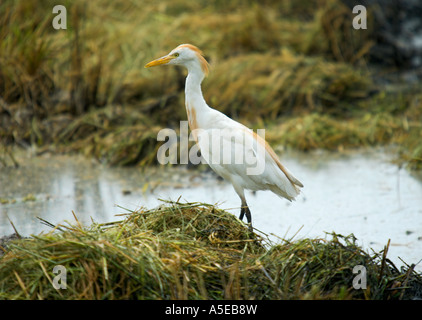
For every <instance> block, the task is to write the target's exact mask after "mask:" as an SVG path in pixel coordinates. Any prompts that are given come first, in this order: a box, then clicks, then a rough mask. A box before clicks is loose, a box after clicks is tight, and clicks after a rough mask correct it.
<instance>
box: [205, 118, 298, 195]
mask: <svg viewBox="0 0 422 320" xmlns="http://www.w3.org/2000/svg"><path fill="white" fill-rule="evenodd" d="M216 127H217V128H216ZM198 144H199V146H200V148H201V154H202V156H203V157H204V159H205V160H206V161H207V163H208V164H209V165H210V166H211V168H212V169H213V170H214V171H216V172H217V173H218V174H219V175H221V176H222V177H223V178H226V179H228V180H230V181H231V182H235V183H237V184H241V185H242V186H243V187H244V188H247V189H251V190H265V189H270V190H272V191H273V192H275V193H277V194H278V195H280V196H283V197H285V198H287V199H289V200H291V199H293V198H294V197H295V196H296V195H297V194H298V193H299V189H298V187H302V186H303V185H302V183H300V181H299V180H297V179H296V178H295V177H294V176H293V175H292V174H291V173H290V172H289V171H288V170H287V168H286V167H284V166H283V165H282V164H281V163H280V161H279V160H278V157H277V155H276V154H275V153H274V151H273V150H272V149H271V147H270V146H269V145H268V144H267V143H266V142H265V140H264V139H263V138H261V137H260V136H259V135H257V134H256V133H254V132H253V131H252V130H250V129H248V128H247V127H245V126H244V125H242V124H240V123H238V122H236V121H234V120H232V119H230V118H228V117H219V121H218V123H216V124H215V125H214V126H213V128H212V129H205V130H203V132H202V133H201V134H200V139H199V141H198Z"/></svg>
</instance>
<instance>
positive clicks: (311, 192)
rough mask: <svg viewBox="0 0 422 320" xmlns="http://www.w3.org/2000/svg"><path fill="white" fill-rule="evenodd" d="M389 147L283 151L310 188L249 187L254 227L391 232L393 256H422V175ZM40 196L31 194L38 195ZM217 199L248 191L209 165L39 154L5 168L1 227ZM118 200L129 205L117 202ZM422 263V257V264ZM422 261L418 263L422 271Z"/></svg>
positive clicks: (229, 200) (235, 202) (234, 205)
mask: <svg viewBox="0 0 422 320" xmlns="http://www.w3.org/2000/svg"><path fill="white" fill-rule="evenodd" d="M389 159H390V158H389V156H388V155H387V154H385V153H382V152H372V151H368V152H359V153H353V154H327V153H318V152H316V153H311V154H306V155H290V156H284V157H282V160H283V163H285V164H286V165H287V167H288V168H289V169H291V171H292V172H294V173H295V175H296V176H297V177H298V179H299V180H301V181H302V182H303V183H304V185H305V188H304V189H303V191H304V192H303V195H301V196H300V197H299V199H298V200H297V201H296V202H294V203H292V204H290V203H289V202H288V201H286V200H284V199H280V198H278V197H277V196H276V195H274V194H272V193H270V192H257V193H256V194H252V193H249V194H247V198H248V203H249V206H250V208H251V211H252V217H253V221H254V226H255V227H256V228H258V229H259V230H262V231H264V232H266V233H268V234H269V233H273V234H275V235H277V236H280V237H285V238H289V237H292V236H293V235H295V234H296V233H297V232H298V231H299V230H300V232H299V233H298V235H296V237H299V238H300V237H302V238H303V237H324V236H325V233H324V232H325V231H326V232H331V231H335V232H337V233H342V234H345V235H347V234H350V233H354V234H355V236H356V237H357V238H358V239H359V243H360V244H362V245H363V246H364V247H365V248H369V247H371V248H374V249H375V250H381V249H382V248H383V246H384V245H385V244H386V243H387V241H388V239H391V247H390V251H389V257H390V259H391V260H393V261H394V262H396V263H398V264H401V262H400V260H399V259H398V256H400V257H401V258H403V259H404V260H405V261H406V262H407V263H417V262H418V261H419V260H420V259H421V258H422V183H421V179H420V178H417V177H414V176H412V175H411V174H410V173H409V172H407V171H406V170H404V169H399V168H398V167H397V166H396V165H393V164H391V163H390V161H389ZM31 195H32V196H31ZM179 197H181V200H186V201H190V202H194V201H199V202H207V203H216V204H218V205H219V207H221V208H224V209H228V210H229V211H231V212H233V213H234V214H236V215H238V211H239V205H240V203H239V199H238V197H237V195H236V193H235V192H234V190H233V189H232V187H231V185H229V184H227V183H226V182H224V181H221V180H218V179H217V178H216V176H215V175H213V174H212V173H210V172H202V173H201V172H198V171H194V170H187V169H186V168H184V167H181V166H174V167H157V168H149V169H147V170H141V169H139V168H107V167H105V166H102V165H98V164H96V163H93V162H91V161H88V160H86V159H84V158H81V157H76V156H75V157H66V156H54V157H48V156H46V157H38V158H31V159H28V160H27V161H25V162H23V165H22V166H21V167H20V168H17V169H15V168H1V169H0V199H2V202H9V203H4V204H1V205H0V235H4V234H9V233H12V232H13V228H12V226H11V225H10V223H9V221H8V218H7V217H9V218H10V220H11V221H13V223H14V225H15V226H16V228H17V229H18V231H19V232H20V233H21V234H24V235H29V234H34V233H39V232H41V231H43V230H48V228H47V227H46V226H44V225H42V224H41V223H40V222H39V220H38V219H36V217H37V216H40V217H42V218H43V219H45V220H47V221H49V222H51V223H53V224H56V223H62V222H63V221H64V220H69V221H73V220H74V219H73V215H72V210H73V211H74V212H75V214H76V215H77V217H78V219H79V220H80V221H81V222H82V223H86V224H89V223H90V222H91V219H93V220H95V221H97V222H106V221H111V220H115V219H121V217H116V215H117V214H121V213H124V212H125V210H124V209H122V208H121V207H125V208H128V209H131V210H134V209H137V208H139V207H141V206H144V207H147V208H152V207H155V206H157V205H159V204H160V203H161V202H160V201H159V200H158V199H159V198H163V199H171V200H177V199H178V198H179ZM116 205H119V206H121V207H118V206H116ZM421 264H422V263H421ZM421 264H419V265H418V267H417V268H416V269H417V270H422V266H421Z"/></svg>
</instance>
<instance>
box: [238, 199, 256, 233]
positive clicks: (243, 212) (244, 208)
mask: <svg viewBox="0 0 422 320" xmlns="http://www.w3.org/2000/svg"><path fill="white" fill-rule="evenodd" d="M245 215H246V219H247V220H248V224H249V231H251V232H252V230H253V229H252V215H251V211H250V210H249V207H248V204H247V203H246V200H245V199H242V206H241V208H240V216H239V219H240V220H243V217H244V216H245Z"/></svg>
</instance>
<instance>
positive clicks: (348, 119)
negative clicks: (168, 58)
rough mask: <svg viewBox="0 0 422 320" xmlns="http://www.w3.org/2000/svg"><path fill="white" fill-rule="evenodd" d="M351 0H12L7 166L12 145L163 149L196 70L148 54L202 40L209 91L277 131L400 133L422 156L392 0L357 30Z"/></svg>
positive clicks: (301, 139) (108, 151)
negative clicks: (389, 31) (60, 12)
mask: <svg viewBox="0 0 422 320" xmlns="http://www.w3.org/2000/svg"><path fill="white" fill-rule="evenodd" d="M367 2H368V1H367ZM372 2H374V1H372ZM57 4H61V5H64V6H65V7H66V9H67V29H66V30H55V29H54V28H53V27H52V21H53V19H54V17H55V16H56V14H53V13H52V8H53V7H54V6H55V5H57ZM369 4H370V3H369ZM353 5H354V3H353V1H340V0H317V1H310V0H303V1H294V0H285V1H273V0H266V1H259V2H257V1H240V0H235V1H221V0H209V1H182V0H171V1H170V0H161V1H153V0H143V1H139V2H137V1H111V0H103V1H97V0H93V1H83V0H74V1H70V0H68V1H61V2H60V3H58V2H57V1H47V0H46V1H41V2H39V1H35V0H29V1H28V0H25V1H24V0H3V1H2V2H1V4H0V141H1V143H0V148H1V149H0V166H1V165H8V164H10V162H11V161H14V160H13V155H12V151H11V150H12V146H21V147H24V148H27V147H29V146H33V147H35V148H36V150H37V152H38V153H43V152H53V153H56V152H81V153H83V154H85V155H87V156H89V157H95V158H97V159H99V160H100V161H104V162H107V163H110V164H112V165H146V164H153V163H155V162H156V151H157V149H158V148H159V143H158V142H157V140H156V137H157V133H158V131H159V130H160V129H162V128H164V127H170V128H174V129H176V130H177V129H178V128H179V121H181V120H186V113H185V108H184V79H185V76H186V72H185V71H184V70H183V69H179V68H165V67H163V68H158V69H154V70H146V69H144V68H143V66H144V64H145V63H146V62H148V61H150V60H152V59H154V58H157V57H159V56H162V55H164V54H166V53H168V52H169V51H170V50H171V49H173V48H174V47H176V46H177V45H179V44H181V43H192V44H195V45H196V46H198V47H199V48H201V49H202V50H203V51H204V53H205V55H206V58H207V59H208V61H209V62H210V64H211V72H210V75H209V77H208V78H207V79H205V81H204V82H203V92H204V96H205V99H206V100H207V101H208V103H209V105H210V106H212V107H214V108H216V109H218V110H220V111H222V112H224V113H226V114H227V115H228V116H230V117H233V118H234V119H236V120H239V121H241V122H243V123H245V124H246V125H248V126H250V127H252V128H255V129H256V128H266V139H267V140H268V141H269V142H270V143H272V144H275V145H277V144H281V145H283V146H285V147H287V148H294V149H298V150H304V151H306V150H312V149H318V148H322V149H328V150H343V149H345V148H355V147H361V146H377V145H386V144H388V145H394V146H397V152H398V154H399V155H400V159H401V161H403V163H406V164H407V165H408V166H409V167H410V168H411V169H420V168H421V167H422V121H421V119H422V102H421V101H422V100H421V98H422V92H421V90H420V84H421V80H420V78H418V77H417V76H416V79H414V78H412V79H410V80H409V77H408V78H406V77H403V76H402V75H403V74H406V71H408V70H409V69H410V70H412V66H411V65H409V64H406V59H401V60H400V61H399V62H398V59H397V56H398V55H397V52H398V51H397V50H396V51H394V50H393V52H392V53H391V50H390V51H382V49H383V47H382V46H383V42H382V39H385V37H384V38H383V37H380V30H384V31H385V25H386V21H383V20H382V19H381V18H380V12H383V10H386V9H385V8H384V7H382V8H381V7H379V6H376V5H373V6H369V5H368V29H366V30H363V29H360V30H355V29H353V27H352V21H353V18H354V17H355V14H353V13H352V7H353ZM390 9H391V8H390ZM393 9H394V8H393ZM380 10H381V11H380ZM393 11H394V10H393ZM385 16H386V15H384V16H383V17H385ZM384 20H385V19H384ZM384 44H385V42H384ZM386 46H387V45H384V47H386ZM390 47H391V44H390ZM390 47H388V48H390ZM380 52H381V53H382V54H380ZM394 57H396V58H394ZM406 68H407V69H406ZM414 69H415V68H413V70H414ZM403 79H404V80H403ZM406 79H407V80H406Z"/></svg>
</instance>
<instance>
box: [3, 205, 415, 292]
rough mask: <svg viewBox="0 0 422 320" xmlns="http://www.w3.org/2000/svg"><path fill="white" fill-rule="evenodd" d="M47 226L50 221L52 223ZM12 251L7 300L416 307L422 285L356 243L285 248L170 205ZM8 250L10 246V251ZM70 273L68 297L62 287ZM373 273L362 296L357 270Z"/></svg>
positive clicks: (6, 265) (68, 228)
mask: <svg viewBox="0 0 422 320" xmlns="http://www.w3.org/2000/svg"><path fill="white" fill-rule="evenodd" d="M43 222H44V223H47V224H48V222H46V221H43ZM51 227H53V228H54V229H53V230H52V231H51V232H49V233H46V234H39V235H36V236H33V237H32V238H29V239H14V240H9V241H8V242H7V249H4V251H5V252H4V254H3V256H2V257H0V299H413V298H416V297H418V296H419V297H420V295H421V287H422V278H421V277H420V275H418V274H417V273H415V272H414V271H413V266H408V267H407V268H405V269H404V270H401V271H400V270H398V269H397V268H396V267H395V266H394V264H392V262H390V261H389V260H388V258H387V250H388V244H387V246H386V248H385V250H384V251H383V252H380V253H367V252H364V251H363V250H362V249H361V248H360V247H359V246H358V245H357V244H356V239H355V238H354V237H353V235H349V236H342V235H338V234H331V235H328V236H329V238H330V239H300V240H293V239H290V240H280V242H279V243H273V242H272V241H270V240H269V238H268V237H267V235H265V234H263V233H260V232H259V231H256V232H255V233H251V232H249V231H248V229H247V227H246V226H245V224H244V223H243V222H241V221H240V220H238V219H237V218H236V217H235V216H233V215H232V214H230V213H227V212H225V211H223V210H220V209H218V208H216V207H214V206H212V205H208V204H202V203H166V204H163V205H162V206H160V207H158V208H156V209H151V210H147V209H142V210H139V211H136V212H128V214H127V215H126V216H125V218H124V219H123V220H121V221H117V222H112V223H107V224H96V223H93V224H92V225H91V226H89V227H83V226H81V225H80V224H79V222H78V221H77V220H76V222H75V223H73V224H68V225H58V226H51ZM2 246H5V244H2ZM56 265H61V266H64V267H65V268H66V289H65V290H56V289H54V287H53V285H52V283H53V279H54V277H55V274H54V273H53V272H52V270H53V268H54V267H55V266H56ZM356 265H363V266H365V268H366V270H367V288H366V289H365V290H362V289H358V290H357V289H355V288H354V287H353V279H354V278H355V276H356V274H355V273H353V268H354V267H355V266H356Z"/></svg>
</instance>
